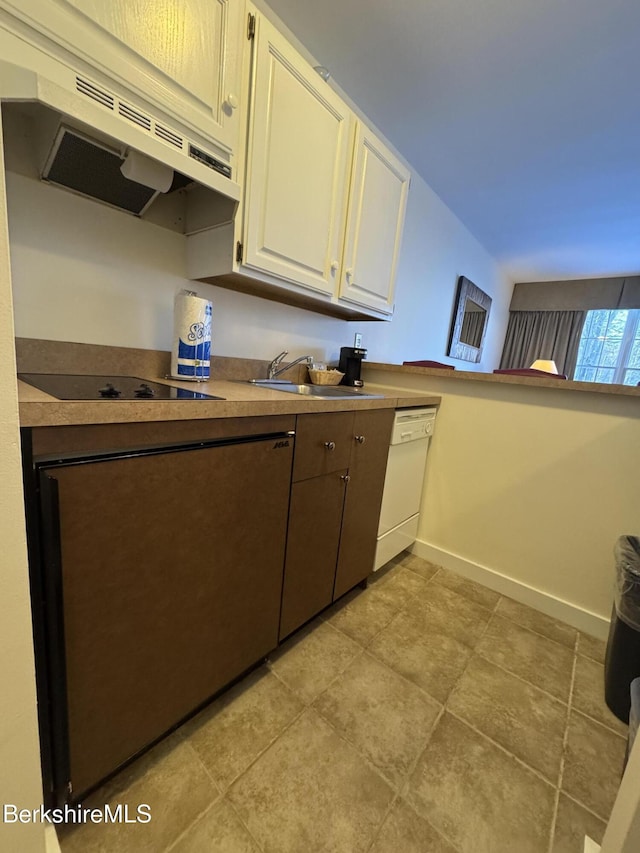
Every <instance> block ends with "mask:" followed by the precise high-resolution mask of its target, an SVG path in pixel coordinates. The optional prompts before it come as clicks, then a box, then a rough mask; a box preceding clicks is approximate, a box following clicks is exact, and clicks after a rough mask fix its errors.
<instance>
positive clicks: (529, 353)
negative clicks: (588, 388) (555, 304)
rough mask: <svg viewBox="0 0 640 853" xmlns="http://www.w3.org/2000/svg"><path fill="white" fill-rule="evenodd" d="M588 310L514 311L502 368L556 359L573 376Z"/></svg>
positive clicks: (561, 371) (506, 340) (508, 329)
mask: <svg viewBox="0 0 640 853" xmlns="http://www.w3.org/2000/svg"><path fill="white" fill-rule="evenodd" d="M586 316H587V312H586V311H510V312H509V324H508V326H507V334H506V336H505V341H504V349H503V350H502V359H501V361H500V368H501V369H509V368H512V369H513V368H522V367H531V365H532V364H533V362H534V361H535V360H536V359H538V358H544V359H551V360H552V361H555V363H556V367H557V368H558V373H564V374H565V375H566V376H568V377H569V379H571V378H572V377H573V371H574V370H575V367H576V361H577V359H578V347H579V346H580V335H581V334H582V328H583V326H584V321H585V319H586Z"/></svg>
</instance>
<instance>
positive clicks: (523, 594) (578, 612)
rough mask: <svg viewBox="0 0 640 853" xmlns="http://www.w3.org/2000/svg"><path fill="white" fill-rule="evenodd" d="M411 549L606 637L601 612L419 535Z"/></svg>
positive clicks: (586, 631) (567, 621) (556, 617)
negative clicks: (438, 545) (470, 558)
mask: <svg viewBox="0 0 640 853" xmlns="http://www.w3.org/2000/svg"><path fill="white" fill-rule="evenodd" d="M411 551H412V553H414V554H417V555H418V557H422V558H423V559H424V560H429V562H431V563H435V564H436V565H438V566H443V567H444V568H445V569H449V570H450V571H452V572H456V574H459V575H462V576H463V577H465V578H469V580H472V581H477V582H478V583H481V584H484V586H488V587H489V588H490V589H493V590H495V591H496V592H499V593H500V594H501V595H508V596H509V597H510V598H514V599H515V600H516V601H520V602H521V603H522V604H528V605H529V607H535V608H536V610H540V611H542V613H546V614H547V616H551V617H553V618H554V619H560V620H561V621H562V622H566V623H567V624H569V625H572V626H573V627H574V628H577V629H578V630H579V631H583V632H584V633H585V634H590V635H591V636H592V637H598V638H599V639H601V640H606V639H607V636H608V633H609V620H608V619H606V618H605V617H603V616H598V614H597V613H592V612H591V611H589V610H585V609H583V608H582V607H578V605H577V604H572V603H571V602H569V601H564V600H563V599H561V598H556V597H555V596H553V595H551V594H550V593H548V592H542V590H539V589H536V588H535V587H532V586H529V585H528V584H525V583H523V582H522V581H519V580H516V579H515V578H511V577H509V576H508V575H503V574H501V573H500V572H496V571H495V570H494V569H490V568H489V567H488V566H482V565H480V564H479V563H473V562H472V561H471V560H467V559H466V558H465V557H460V556H459V555H458V554H454V553H452V552H451V551H445V550H444V549H443V548H438V547H436V546H435V545H430V544H429V543H428V542H424V541H422V540H420V539H418V540H417V541H416V542H415V543H414V545H413V547H412V548H411Z"/></svg>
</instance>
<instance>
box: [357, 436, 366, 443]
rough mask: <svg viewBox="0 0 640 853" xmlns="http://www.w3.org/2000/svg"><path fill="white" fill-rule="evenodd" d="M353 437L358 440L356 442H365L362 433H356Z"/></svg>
mask: <svg viewBox="0 0 640 853" xmlns="http://www.w3.org/2000/svg"><path fill="white" fill-rule="evenodd" d="M354 438H355V440H356V441H357V442H358V444H364V442H365V437H364V436H363V435H356V436H354Z"/></svg>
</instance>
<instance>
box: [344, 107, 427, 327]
mask: <svg viewBox="0 0 640 853" xmlns="http://www.w3.org/2000/svg"><path fill="white" fill-rule="evenodd" d="M409 177H410V175H409V172H408V170H407V169H406V168H405V167H404V166H403V165H402V163H401V162H400V161H399V160H398V158H397V157H396V156H395V155H394V154H393V153H392V152H391V151H390V150H389V149H388V148H387V147H386V146H385V145H383V144H382V143H381V142H380V140H379V139H377V137H376V136H374V134H373V133H372V132H371V131H370V130H369V129H368V128H367V127H365V125H363V124H362V123H361V122H358V128H357V132H356V140H355V151H354V161H353V172H352V176H351V192H350V195H349V210H348V214H347V236H346V243H345V249H344V260H343V265H342V272H341V277H340V294H339V295H340V298H341V299H344V300H348V301H349V302H355V303H357V304H358V305H363V306H366V307H368V308H375V309H376V310H378V311H383V312H385V313H387V314H391V313H393V292H394V285H395V276H396V266H397V262H398V255H399V252H400V242H401V239H402V229H403V225H404V213H405V208H406V203H407V193H408V190H409Z"/></svg>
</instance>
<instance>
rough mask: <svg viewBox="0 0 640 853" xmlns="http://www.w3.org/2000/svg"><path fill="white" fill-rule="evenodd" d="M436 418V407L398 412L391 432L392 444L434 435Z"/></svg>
mask: <svg viewBox="0 0 640 853" xmlns="http://www.w3.org/2000/svg"><path fill="white" fill-rule="evenodd" d="M435 420H436V410H435V409H409V410H407V411H406V412H405V411H403V410H402V409H400V410H398V411H397V412H396V418H395V421H394V424H393V432H392V434H391V445H392V446H393V445H394V444H404V443H405V442H407V441H418V440H420V439H422V438H429V437H430V436H432V435H433V427H434V424H435Z"/></svg>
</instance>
